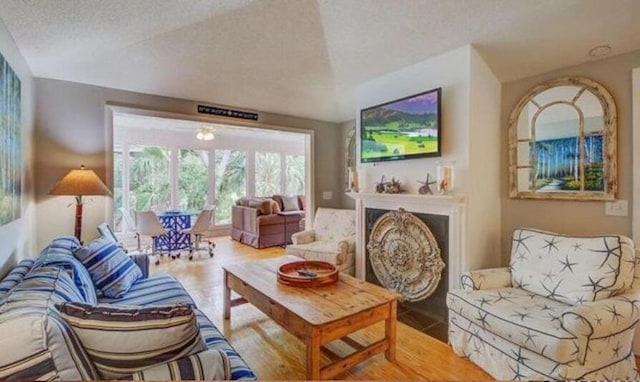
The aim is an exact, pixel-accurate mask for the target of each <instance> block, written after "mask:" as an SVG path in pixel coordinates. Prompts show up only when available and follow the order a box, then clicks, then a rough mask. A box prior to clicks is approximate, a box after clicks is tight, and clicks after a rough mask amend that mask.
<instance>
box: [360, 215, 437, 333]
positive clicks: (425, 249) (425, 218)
mask: <svg viewBox="0 0 640 382" xmlns="http://www.w3.org/2000/svg"><path fill="white" fill-rule="evenodd" d="M390 212H391V213H390ZM381 218H382V220H381ZM415 218H417V220H419V221H420V222H422V223H424V225H426V227H424V226H423V225H422V224H420V223H419V222H416V221H415V220H414V219H415ZM376 223H379V224H378V225H377V227H376ZM365 226H366V227H365V228H366V234H365V241H366V243H365V244H366V245H365V248H366V250H365V266H366V268H365V279H366V280H367V281H368V282H371V283H374V284H377V285H380V286H383V287H389V289H394V290H396V291H398V292H400V293H401V294H402V295H403V297H402V298H401V300H400V301H399V302H398V321H400V322H402V323H404V324H406V325H409V326H410V327H412V328H414V329H416V330H418V331H421V332H423V333H425V334H427V335H429V336H431V337H433V338H436V339H438V340H440V341H443V342H447V337H448V326H447V325H448V324H447V323H448V315H447V306H446V294H447V290H448V285H449V277H448V273H449V272H448V271H447V267H448V266H449V247H448V243H449V240H448V238H449V217H448V216H443V215H435V214H425V213H415V212H411V213H407V212H405V211H404V210H402V209H400V210H399V211H397V212H396V211H389V210H383V209H376V208H366V209H365ZM374 227H375V228H376V231H375V232H374ZM382 231H384V232H382ZM425 231H426V232H425ZM372 232H374V234H375V235H374V236H375V237H373V238H372ZM382 236H384V238H382ZM381 240H382V244H381ZM381 245H382V246H384V247H385V248H383V249H381V248H380V246H381ZM381 256H382V257H384V259H383V260H382V261H381ZM381 268H382V270H381ZM376 273H377V274H378V275H380V276H381V277H382V280H380V279H379V277H378V276H377V275H376ZM406 280H410V282H409V283H408V284H410V285H403V282H406Z"/></svg>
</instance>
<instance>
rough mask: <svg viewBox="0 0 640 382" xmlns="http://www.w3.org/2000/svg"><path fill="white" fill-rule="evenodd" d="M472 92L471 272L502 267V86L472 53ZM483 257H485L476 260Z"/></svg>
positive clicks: (470, 146) (469, 193)
mask: <svg viewBox="0 0 640 382" xmlns="http://www.w3.org/2000/svg"><path fill="white" fill-rule="evenodd" d="M470 80H471V82H470V84H471V85H470V92H469V104H470V113H469V157H470V158H471V161H470V163H469V171H468V173H467V179H468V188H467V197H468V200H469V205H468V215H467V216H468V219H469V220H468V222H469V224H468V236H467V238H468V240H469V245H468V246H467V249H468V250H469V251H472V252H473V253H472V255H471V256H469V257H468V259H469V262H468V264H467V265H468V267H469V269H479V268H482V267H497V266H499V265H500V260H501V251H500V229H501V227H500V145H501V142H500V129H501V126H500V104H501V90H502V85H501V84H500V81H498V79H497V78H496V76H495V75H494V74H493V72H492V71H491V69H490V68H489V66H488V65H487V64H486V62H485V61H484V60H483V59H482V57H480V55H479V54H478V52H476V51H475V50H474V49H471V76H470ZM476 253H478V254H484V256H476Z"/></svg>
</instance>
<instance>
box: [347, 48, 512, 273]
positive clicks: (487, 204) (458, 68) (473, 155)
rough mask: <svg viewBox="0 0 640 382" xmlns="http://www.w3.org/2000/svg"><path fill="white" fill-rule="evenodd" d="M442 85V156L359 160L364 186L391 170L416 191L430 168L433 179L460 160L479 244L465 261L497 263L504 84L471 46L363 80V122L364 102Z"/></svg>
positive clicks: (470, 232) (461, 188)
mask: <svg viewBox="0 0 640 382" xmlns="http://www.w3.org/2000/svg"><path fill="white" fill-rule="evenodd" d="M438 87H441V88H442V105H441V106H442V119H441V123H442V130H441V132H442V156H441V157H440V158H420V159H411V160H402V161H395V162H379V163H365V164H363V163H358V171H359V173H360V186H361V188H362V191H364V192H373V190H374V185H375V183H376V182H379V181H380V178H381V176H382V175H385V176H386V179H387V180H390V179H391V178H392V177H395V178H396V179H398V180H400V182H401V183H402V185H403V188H404V189H405V190H406V192H408V193H412V194H416V193H417V192H418V188H419V187H420V184H419V183H417V181H418V180H420V181H424V179H425V177H426V175H427V173H430V174H431V176H432V178H434V177H435V176H436V168H437V164H438V162H439V161H443V162H454V163H455V174H454V190H453V192H454V193H463V194H466V196H467V224H466V229H467V243H466V248H467V250H468V251H472V253H470V254H469V256H465V257H466V258H468V259H470V260H469V262H468V263H467V264H463V268H464V270H467V269H478V268H483V267H492V266H497V265H498V264H499V263H500V256H501V254H500V236H499V234H500V145H501V142H500V109H501V84H500V82H499V81H498V79H497V78H496V77H495V75H494V74H493V72H492V71H491V69H490V68H489V67H488V66H487V64H486V63H485V62H484V60H483V59H482V57H481V56H480V55H479V54H478V53H477V52H476V51H475V49H474V48H473V47H472V46H469V45H467V46H463V47H461V48H458V49H455V50H453V51H450V52H447V53H444V54H441V55H439V56H436V57H433V58H431V59H429V60H426V61H423V62H421V63H418V64H415V65H412V66H409V67H406V68H403V69H401V70H398V71H396V72H393V73H389V74H386V75H384V76H382V77H379V78H377V79H375V80H372V81H370V82H367V83H365V84H363V85H362V86H360V87H358V89H357V106H358V111H357V114H358V115H357V120H356V123H357V125H356V126H358V129H359V126H360V112H359V111H360V110H361V109H364V108H366V107H369V106H373V105H377V104H381V103H384V102H387V101H392V100H394V99H398V98H402V97H406V96H410V95H412V94H417V93H421V92H424V91H427V90H429V89H434V88H438ZM358 131H359V130H358ZM359 143H360V142H358V144H359ZM358 150H359V148H358ZM358 160H359V158H358ZM398 207H401V206H398Z"/></svg>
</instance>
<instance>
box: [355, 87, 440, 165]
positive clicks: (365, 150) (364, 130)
mask: <svg viewBox="0 0 640 382" xmlns="http://www.w3.org/2000/svg"><path fill="white" fill-rule="evenodd" d="M440 99H441V88H437V89H433V90H429V91H427V92H424V93H420V94H416V95H412V96H409V97H405V98H402V99H398V100H395V101H391V102H387V103H384V104H382V105H377V106H373V107H370V108H367V109H363V110H362V111H360V137H361V140H360V143H361V144H360V161H361V162H362V163H367V162H379V161H390V160H400V159H412V158H424V157H439V156H440V155H441V134H440V130H441V125H440V115H441V114H440V103H441V102H440Z"/></svg>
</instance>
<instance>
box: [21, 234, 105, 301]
mask: <svg viewBox="0 0 640 382" xmlns="http://www.w3.org/2000/svg"><path fill="white" fill-rule="evenodd" d="M76 242H77V239H76V238H75V237H73V236H71V237H66V236H65V237H62V238H59V239H56V240H54V241H53V242H51V244H49V245H48V246H46V247H45V248H44V249H43V250H42V251H40V255H39V256H38V257H37V258H36V260H35V264H34V265H33V268H39V267H56V268H61V269H64V270H65V271H66V272H67V273H68V274H69V276H71V279H72V280H73V282H74V283H75V285H76V287H77V288H78V291H79V292H80V294H81V295H82V298H83V300H84V302H86V303H87V304H95V303H96V302H97V298H96V289H95V287H94V285H93V281H92V280H91V275H90V274H89V271H87V268H85V266H84V265H82V263H81V262H80V260H78V259H76V258H75V257H74V256H73V252H72V249H71V248H75V249H77V248H78V247H76V246H75V243H76ZM78 245H79V243H78Z"/></svg>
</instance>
